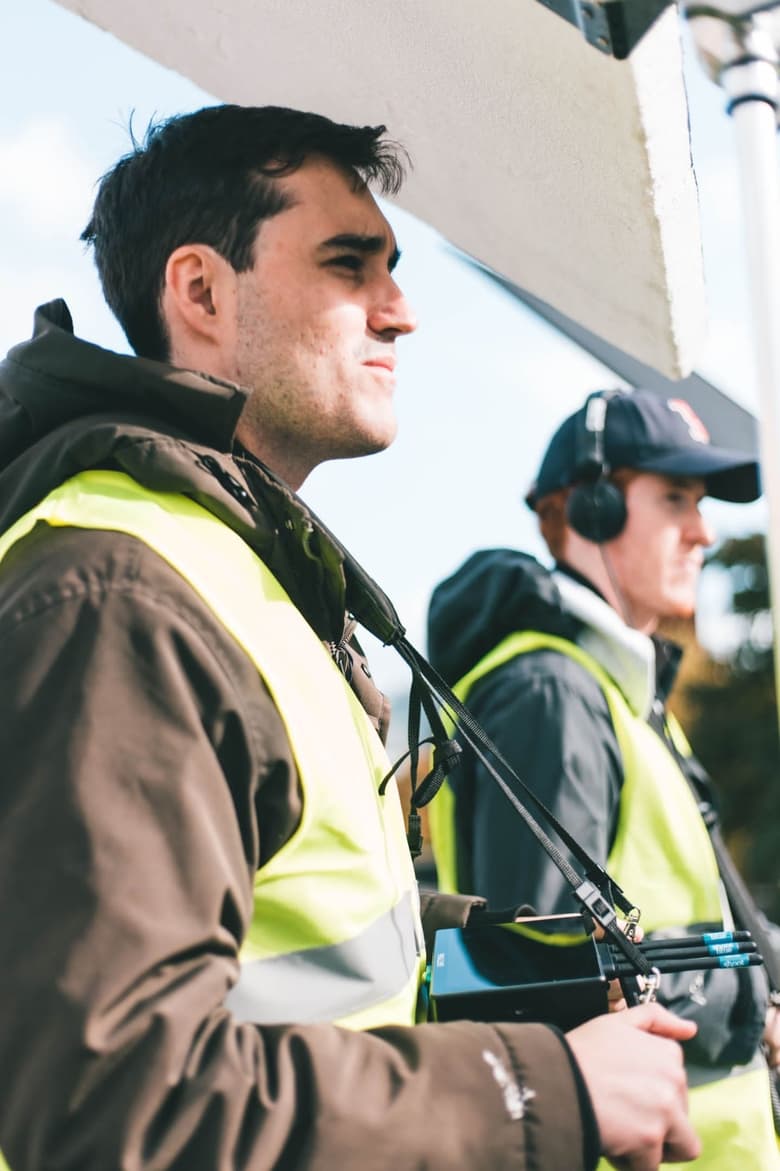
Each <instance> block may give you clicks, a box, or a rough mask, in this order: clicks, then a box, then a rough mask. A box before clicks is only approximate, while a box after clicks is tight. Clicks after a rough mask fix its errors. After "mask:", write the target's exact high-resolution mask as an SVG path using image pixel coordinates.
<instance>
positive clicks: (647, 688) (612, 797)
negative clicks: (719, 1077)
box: [428, 549, 767, 1065]
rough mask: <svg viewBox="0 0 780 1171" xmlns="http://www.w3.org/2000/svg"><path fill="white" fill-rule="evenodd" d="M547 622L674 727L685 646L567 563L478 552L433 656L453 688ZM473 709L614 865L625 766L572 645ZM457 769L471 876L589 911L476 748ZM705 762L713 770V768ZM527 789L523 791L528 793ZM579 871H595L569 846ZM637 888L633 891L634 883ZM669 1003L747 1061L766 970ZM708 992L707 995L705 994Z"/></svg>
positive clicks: (460, 841)
mask: <svg viewBox="0 0 780 1171" xmlns="http://www.w3.org/2000/svg"><path fill="white" fill-rule="evenodd" d="M519 630H536V631H540V632H543V633H546V634H552V635H556V636H558V637H560V638H563V639H566V640H567V641H571V642H575V643H578V644H580V645H582V646H584V647H585V648H586V649H588V650H590V651H591V653H593V654H595V657H596V659H597V660H598V661H600V662H601V663H602V665H608V667H609V668H610V674H612V676H613V677H614V678H615V679H616V681H617V682H618V683H619V685H620V686H621V687H622V688H623V690H624V691H625V692H627V693H629V694H631V696H632V699H633V706H634V708H635V710H639V711H644V712H645V714H646V716H647V719H648V722H649V723H650V724H651V726H653V727H654V728H655V730H656V731H657V732H658V733H659V734H662V733H663V718H662V717H663V711H664V706H665V703H666V699H667V696H668V694H669V691H670V690H671V687H672V685H673V682H674V677H675V674H676V670H677V665H678V663H679V657H680V652H679V648H677V647H675V646H674V645H673V644H671V643H668V642H665V641H663V640H661V639H649V638H647V637H646V636H644V635H641V634H639V633H638V632H636V631H631V630H629V628H628V627H626V626H625V625H624V623H623V622H622V620H621V619H620V618H619V616H618V615H617V614H616V613H615V611H613V610H612V609H611V607H609V606H607V604H606V603H605V602H604V601H603V600H602V599H601V598H600V595H598V593H597V592H596V591H595V590H594V589H593V587H592V586H590V585H589V583H587V582H586V581H585V580H584V579H583V578H581V577H580V576H579V575H578V574H576V573H573V572H572V571H571V570H566V569H565V567H561V569H560V570H559V571H558V572H557V573H551V572H550V571H549V570H547V569H545V568H544V567H543V566H542V565H540V564H539V563H538V562H537V561H536V560H534V559H533V558H532V557H529V556H527V555H525V554H522V553H518V552H516V551H514V550H511V549H490V550H484V551H481V552H479V553H475V554H474V555H473V556H472V557H470V558H469V559H468V560H467V561H466V562H465V564H464V565H463V566H462V567H461V568H460V569H458V570H457V571H456V572H455V573H454V574H453V575H452V576H451V577H450V578H448V579H447V580H446V581H444V582H443V583H442V584H441V585H439V586H438V587H437V588H436V590H435V592H434V594H433V597H432V600H431V605H430V613H429V629H428V643H429V654H430V658H431V661H432V663H433V665H434V666H435V667H437V668H438V670H439V671H440V673H441V674H442V675H443V676H444V677H445V679H447V681H448V682H449V683H451V684H453V683H455V682H457V681H458V680H459V679H461V678H462V677H463V676H464V675H465V674H466V673H467V672H468V671H470V670H471V669H472V668H473V667H474V666H476V664H477V663H478V662H479V661H480V660H481V659H482V658H483V657H484V656H485V655H486V654H487V653H488V651H490V650H492V649H493V648H494V647H496V646H497V645H498V644H499V643H500V642H501V641H502V640H503V639H504V638H505V637H506V636H507V635H508V634H511V633H513V632H515V631H519ZM467 702H468V707H469V709H470V710H471V712H472V713H473V715H474V716H475V717H476V719H477V720H478V721H479V722H480V723H481V724H482V725H483V727H484V728H485V730H486V732H487V733H488V735H489V736H490V738H491V739H492V740H493V741H494V742H495V744H496V745H497V747H498V748H499V749H500V751H501V752H502V753H503V755H504V756H505V757H506V758H507V759H508V760H509V762H510V763H511V764H512V765H513V766H514V768H515V771H516V772H517V773H518V774H519V775H520V777H521V778H522V779H523V780H524V781H525V783H526V784H527V785H528V786H529V787H531V788H532V789H533V790H534V792H535V793H536V794H537V795H538V796H539V797H540V798H541V800H542V801H543V802H544V804H545V805H546V806H547V807H548V808H549V809H551V810H552V812H553V813H554V814H555V815H556V817H557V818H558V820H559V821H560V822H561V823H562V824H563V825H564V826H565V827H566V829H567V830H568V831H569V833H570V834H572V835H573V837H574V838H575V839H576V840H577V841H578V842H579V843H580V845H582V846H583V847H584V848H585V850H587V852H588V853H589V854H590V855H591V856H592V857H593V858H595V860H596V861H597V862H599V863H600V864H601V865H602V866H604V865H606V861H607V856H608V854H609V851H610V847H611V845H612V841H613V839H614V835H615V832H616V829H617V821H618V815H619V812H620V793H621V787H622V783H623V764H622V760H621V755H620V750H619V747H618V742H617V737H616V734H615V730H614V727H613V724H612V719H611V716H610V712H609V707H608V705H607V701H606V698H605V696H604V693H603V692H602V690H601V688H600V686H599V685H598V683H597V682H596V680H595V679H594V677H593V675H592V674H591V673H590V672H589V671H588V670H587V669H586V668H584V667H583V666H581V665H580V664H579V663H577V662H575V661H574V660H573V659H571V658H570V657H569V656H567V655H563V654H559V653H558V652H556V651H553V650H548V649H542V650H538V651H535V652H531V653H527V654H522V655H519V656H517V657H515V658H514V659H511V660H510V661H509V662H507V663H505V664H504V665H503V666H501V667H499V668H497V669H496V670H495V671H493V672H491V673H490V674H488V675H486V676H485V677H483V678H482V679H480V680H479V682H478V683H477V684H476V685H475V686H474V687H473V689H472V690H471V692H470V693H469V697H468V701H467ZM464 756H465V760H464V763H463V764H462V765H461V766H460V767H459V768H458V769H457V770H456V771H455V772H453V773H452V774H451V777H450V784H451V786H452V788H453V790H454V791H455V793H456V798H457V801H456V839H457V857H458V876H459V882H460V885H461V888H462V889H466V890H474V891H477V892H478V893H479V894H483V895H485V896H486V897H487V898H488V901H489V903H492V904H494V905H496V906H499V907H500V906H507V905H511V904H512V903H513V901H515V900H517V901H519V899H520V898H525V899H526V900H527V901H528V902H530V903H532V904H533V905H534V906H535V907H536V909H537V910H538V911H539V913H543V914H555V913H559V912H572V911H575V910H578V909H579V908H578V904H577V903H576V901H575V900H574V898H573V896H572V894H571V887H570V886H569V884H568V882H567V881H566V879H565V878H564V877H563V875H562V874H561V872H560V871H559V870H558V869H557V868H556V866H555V865H554V864H553V863H552V862H551V860H550V859H549V857H548V856H547V854H546V853H544V851H543V850H542V849H541V847H540V846H539V845H538V844H537V842H536V841H535V839H534V838H533V837H532V835H531V833H530V831H529V830H528V829H527V827H526V826H525V824H524V823H523V821H522V820H521V818H520V817H519V815H516V814H514V813H513V812H512V811H511V809H510V807H509V805H508V804H507V802H506V798H505V797H504V796H503V795H502V793H501V792H500V790H499V789H498V787H497V786H496V785H495V784H494V783H493V782H492V781H491V780H490V778H489V776H488V775H487V773H486V770H485V769H484V767H483V766H482V765H481V764H480V763H479V761H477V760H475V759H474V757H473V756H471V755H470V754H469V753H468V752H466V753H464ZM699 771H702V770H701V766H699ZM518 795H519V796H520V797H521V798H522V793H518ZM562 850H563V853H564V854H565V855H566V856H567V857H568V858H569V861H570V862H571V863H572V865H573V866H574V868H575V870H577V871H578V872H581V870H582V867H581V865H580V863H578V862H577V861H576V860H575V859H574V858H572V857H571V855H570V854H569V852H568V851H567V850H566V848H565V847H562ZM627 893H628V894H629V895H630V892H627ZM663 988H664V995H663V996H662V997H661V999H663V1000H664V1002H665V1003H666V1004H668V1006H669V1007H671V1008H673V1009H674V1011H676V1012H678V1013H680V1014H681V1015H683V1016H688V1017H692V1018H693V1019H695V1020H696V1021H697V1023H698V1026H699V1030H698V1033H697V1035H696V1037H695V1038H694V1039H693V1041H691V1042H689V1044H688V1047H687V1048H688V1055H689V1059H690V1060H693V1061H696V1062H700V1063H702V1064H705V1065H706V1064H713V1065H721V1064H725V1063H729V1062H731V1063H734V1064H737V1063H744V1062H746V1061H748V1060H749V1059H750V1058H751V1057H752V1056H753V1054H754V1053H755V1050H756V1046H757V1044H758V1041H759V1039H760V1036H761V1033H762V1030H763V1024H764V1017H765V1015H766V1007H767V989H766V983H765V979H764V976H763V973H762V972H761V970H760V969H756V968H751V969H743V970H742V971H741V972H734V971H713V972H708V973H704V974H698V975H695V976H694V975H693V974H690V973H681V974H679V975H678V976H670V975H666V976H664V981H663ZM704 999H706V1004H702V1003H700V1002H701V1001H702V1000H704Z"/></svg>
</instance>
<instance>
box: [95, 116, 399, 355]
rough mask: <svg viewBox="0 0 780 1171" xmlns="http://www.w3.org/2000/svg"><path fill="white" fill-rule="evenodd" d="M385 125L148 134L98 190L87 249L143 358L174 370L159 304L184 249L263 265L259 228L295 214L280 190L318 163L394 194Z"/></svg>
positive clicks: (247, 125) (226, 125) (274, 123)
mask: <svg viewBox="0 0 780 1171" xmlns="http://www.w3.org/2000/svg"><path fill="white" fill-rule="evenodd" d="M385 133H386V128H385V127H384V126H345V125H342V124H340V123H338V122H332V121H331V120H330V119H329V118H325V117H323V116H322V115H320V114H308V113H304V112H303V111H301V110H289V109H286V108H284V107H282V106H230V105H223V106H207V107H205V108H204V109H202V110H197V111H196V112H195V113H192V114H184V115H178V116H176V117H173V118H168V119H166V120H165V121H162V122H158V123H156V124H155V123H150V125H149V128H148V129H147V131H146V134H145V136H144V138H143V141H142V142H140V143H139V142H138V141H136V139H135V137H134V136H133V135H132V130H131V137H132V141H133V149H132V150H131V151H130V152H129V154H126V155H125V156H124V157H123V158H121V159H120V160H119V162H118V163H116V165H115V166H114V167H112V168H111V170H110V171H108V172H106V174H105V175H104V176H103V178H102V179H101V180H100V186H99V188H98V193H97V198H96V199H95V206H94V208H93V209H92V218H91V219H90V221H89V223H88V224H87V226H86V228H85V229H84V231H83V232H82V235H81V239H82V240H85V241H87V243H89V244H92V245H93V246H94V249H95V264H96V265H97V270H98V274H99V276H100V281H101V284H102V286H103V294H104V296H105V298H106V301H107V302H108V304H109V306H110V307H111V309H112V311H113V313H114V315H115V316H116V318H117V320H118V321H119V323H120V325H121V326H122V328H123V329H124V331H125V334H126V335H127V340H128V341H129V342H130V345H131V346H132V347H133V349H134V350H135V352H136V353H137V354H141V355H143V356H144V357H147V358H156V359H159V360H165V359H167V358H168V356H169V339H168V336H167V331H166V329H165V324H164V322H163V318H162V313H161V308H160V300H161V296H162V291H163V281H164V276H165V266H166V263H167V261H168V257H169V256H170V255H171V253H172V252H173V251H174V250H175V249H176V248H178V247H180V246H181V245H182V244H188V243H199V244H208V245H210V246H211V247H212V248H214V249H215V250H216V251H217V252H218V253H219V254H220V255H221V256H223V257H224V258H225V260H227V261H228V262H229V263H230V264H231V265H232V266H233V268H234V269H235V270H236V272H244V271H246V270H247V269H248V268H251V266H252V264H253V259H254V258H253V247H254V242H255V238H256V235H257V228H258V225H259V224H260V222H261V221H262V220H264V219H268V218H270V217H271V216H274V215H277V214H278V213H279V212H280V211H283V210H284V209H285V207H287V206H288V200H287V199H285V197H284V195H283V194H282V193H281V191H280V190H279V187H278V185H277V184H276V183H275V182H274V180H275V179H277V178H280V177H281V176H284V175H289V174H291V173H292V172H293V171H295V170H297V169H298V168H299V167H300V166H301V165H302V164H303V163H304V162H305V161H306V160H307V159H308V158H310V157H314V156H320V157H322V158H325V159H327V160H329V161H330V162H333V163H335V164H336V165H337V166H340V167H342V168H343V169H344V170H345V171H346V172H348V173H351V174H352V175H354V178H355V182H356V184H360V183H375V184H376V185H377V187H378V188H379V190H380V191H381V192H382V193H386V194H395V193H396V192H397V191H398V189H399V187H400V186H401V183H402V182H403V178H404V162H405V160H406V156H405V154H404V152H403V150H402V148H401V147H399V146H398V144H397V143H394V142H391V141H389V140H387V139H385V138H383V137H382V136H383V135H384V134H385Z"/></svg>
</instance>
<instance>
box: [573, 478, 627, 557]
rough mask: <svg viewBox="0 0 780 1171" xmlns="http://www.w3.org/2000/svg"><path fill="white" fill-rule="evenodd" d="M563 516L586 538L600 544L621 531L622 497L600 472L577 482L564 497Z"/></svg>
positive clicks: (624, 507)
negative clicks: (588, 480) (579, 482)
mask: <svg viewBox="0 0 780 1171" xmlns="http://www.w3.org/2000/svg"><path fill="white" fill-rule="evenodd" d="M566 517H567V520H568V522H569V524H570V525H571V527H572V528H573V529H574V531H575V533H579V535H580V536H581V537H584V538H585V540H586V541H593V542H594V543H595V544H596V545H603V544H604V543H605V541H612V540H613V539H614V538H615V537H617V536H618V534H619V533H621V532H622V530H623V528H624V526H625V523H626V498H625V496H624V495H623V493H622V492H621V491H620V489H619V488H618V486H617V484H613V483H612V482H611V480H605V479H604V478H603V476H600V477H599V479H598V480H595V481H594V482H593V483H586V484H577V485H576V486H575V487H574V488H572V490H571V492H570V493H569V497H568V500H567V501H566Z"/></svg>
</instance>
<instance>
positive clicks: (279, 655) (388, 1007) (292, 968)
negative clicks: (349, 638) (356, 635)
mask: <svg viewBox="0 0 780 1171" xmlns="http://www.w3.org/2000/svg"><path fill="white" fill-rule="evenodd" d="M41 520H43V521H45V522H46V523H48V524H50V525H68V526H75V527H81V528H93V529H105V530H113V531H118V532H123V533H127V534H129V535H131V536H134V537H137V538H138V539H140V540H142V541H143V542H144V543H145V544H146V545H147V546H148V547H149V548H151V549H153V550H154V551H155V552H156V553H158V554H159V555H160V556H161V557H163V558H164V559H165V560H166V561H167V562H168V563H169V564H170V565H171V566H172V567H173V568H174V569H175V570H176V571H177V572H178V573H179V574H180V575H181V576H182V577H183V578H185V579H186V580H187V581H188V582H189V584H190V585H191V586H192V587H193V589H195V590H196V591H197V593H198V594H199V595H200V596H201V598H202V599H203V601H204V602H205V603H206V605H207V606H208V607H209V608H210V609H211V610H212V611H213V613H214V614H215V615H216V617H217V618H218V619H219V621H220V622H221V623H222V625H223V626H224V627H225V629H226V630H227V631H228V632H229V633H230V634H231V635H232V636H233V637H234V638H235V639H236V641H237V642H238V643H239V644H240V646H241V647H242V648H243V650H244V651H245V652H246V653H247V655H249V657H250V658H251V659H252V661H253V662H254V663H255V665H256V667H257V669H258V671H259V672H260V674H261V675H262V677H263V679H264V681H265V683H266V686H267V687H268V690H269V692H270V694H271V695H272V697H273V699H274V702H275V704H276V706H277V708H278V710H279V713H280V715H281V718H282V720H283V722H284V725H285V728H286V730H287V733H288V736H289V740H290V744H291V747H292V752H293V755H294V757H295V762H296V765H297V768H298V773H299V777H300V784H301V788H302V797H303V801H302V805H303V810H302V815H301V821H300V825H299V826H298V828H297V829H296V831H295V832H294V833H293V835H292V837H291V838H290V840H289V841H288V842H287V843H286V844H285V845H284V846H283V847H282V848H281V849H280V850H279V851H278V852H277V853H276V854H275V855H274V856H273V858H271V860H270V861H269V862H268V863H267V864H266V865H265V866H263V867H262V869H261V870H259V871H258V872H257V875H256V878H255V885H254V913H253V917H252V922H251V925H250V927H249V930H248V933H247V938H246V940H245V941H244V945H243V947H242V949H241V961H242V965H241V975H240V978H239V981H238V984H237V985H236V987H235V988H234V989H233V990H232V992H231V993H230V995H229V996H228V998H227V1005H228V1007H232V1002H233V1001H234V1002H235V1006H236V1011H237V1014H239V1015H240V1016H241V1017H242V1018H243V1019H249V1020H252V1021H256V1022H264V1021H271V1020H272V1021H281V1020H289V1021H298V1020H303V1019H307V1020H310V1021H314V1020H317V1021H335V1022H337V1023H339V1024H342V1025H346V1026H348V1027H354V1028H368V1027H377V1026H380V1025H385V1024H411V1023H413V1022H414V1019H415V1011H416V1004H417V997H418V991H419V986H420V980H421V977H422V973H423V971H424V944H423V939H422V928H421V925H420V917H419V900H418V895H417V886H416V882H415V875H414V870H413V867H412V863H411V858H410V856H409V850H408V846H407V844H406V835H405V830H404V825H403V817H402V813H401V807H400V802H399V799H398V792H397V789H396V787H395V782H394V781H391V782H390V783H389V784H388V786H387V788H386V790H385V794H384V796H380V795H379V792H378V790H379V785H380V782H381V780H382V778H383V777H384V776H385V774H386V773H387V771H388V769H389V764H388V760H387V755H386V753H385V751H384V748H383V746H382V744H381V741H380V740H379V737H378V736H377V734H376V732H375V730H374V728H373V726H372V725H371V723H370V721H369V720H368V717H367V716H366V713H365V712H364V710H363V708H362V707H361V705H360V704H359V702H358V700H357V699H356V697H355V695H354V694H353V692H352V689H351V688H350V687H349V685H348V684H347V683H346V681H345V680H344V678H343V676H342V675H341V673H340V672H339V670H338V668H337V667H336V666H335V664H334V663H333V661H332V659H331V657H330V655H329V654H328V652H327V650H326V649H325V647H324V646H323V644H322V643H321V642H320V640H319V639H318V638H317V636H316V635H315V633H314V632H313V630H312V629H311V627H310V626H309V625H308V623H307V622H306V621H305V620H304V618H303V617H302V615H301V614H300V612H299V611H298V610H297V609H296V608H295V606H293V604H292V603H291V602H290V600H289V598H288V596H287V594H286V593H285V592H284V590H283V589H282V587H281V586H280V584H279V583H278V582H277V580H276V579H275V577H274V576H273V574H272V573H271V572H270V570H269V569H268V567H267V566H266V565H265V564H264V563H263V562H262V561H261V560H260V559H259V558H258V557H257V556H256V555H255V554H254V553H253V552H252V550H251V549H250V548H249V546H248V545H247V544H246V543H245V542H244V541H243V540H241V538H240V537H239V536H238V535H237V534H236V533H234V532H233V531H232V530H231V529H230V528H228V526H226V525H224V524H223V523H222V522H221V521H219V520H218V519H217V518H216V517H215V516H213V515H212V514H211V513H210V512H208V511H207V510H206V509H204V508H202V507H201V506H200V505H198V504H196V503H195V502H194V501H192V500H190V499H189V498H187V497H184V496H181V495H177V494H173V493H157V492H150V491H147V490H146V489H144V488H142V487H141V486H140V485H139V484H137V483H136V482H135V481H133V480H132V479H131V478H130V477H128V476H126V475H124V474H123V473H119V472H104V471H90V472H83V473H81V474H80V475H78V476H75V477H74V478H73V479H71V480H68V481H67V482H66V483H65V484H63V485H61V487H59V488H58V489H56V490H55V491H54V492H52V493H51V494H50V495H49V496H48V497H47V498H46V499H45V500H44V501H43V502H42V503H41V504H40V505H38V506H37V507H36V508H34V509H32V510H31V512H29V513H27V514H26V515H25V516H24V517H22V518H21V519H20V520H19V521H18V522H17V523H16V524H15V525H14V526H13V527H12V528H11V529H9V531H8V532H7V533H6V534H4V535H3V536H2V537H0V558H2V557H3V556H4V555H5V553H6V552H7V551H8V549H9V548H10V547H11V545H12V544H13V543H14V542H15V541H18V540H19V539H20V538H21V537H22V536H24V535H25V534H26V533H27V532H29V530H30V529H31V528H32V527H33V525H34V524H35V523H36V522H37V521H41ZM293 972H294V978H293V976H292V973H293Z"/></svg>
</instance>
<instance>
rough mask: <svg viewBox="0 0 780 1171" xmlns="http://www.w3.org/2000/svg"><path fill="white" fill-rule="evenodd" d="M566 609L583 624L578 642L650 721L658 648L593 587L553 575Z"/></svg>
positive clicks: (637, 712) (637, 711)
mask: <svg viewBox="0 0 780 1171" xmlns="http://www.w3.org/2000/svg"><path fill="white" fill-rule="evenodd" d="M553 578H554V580H555V584H556V585H557V587H558V589H559V591H560V595H561V599H562V601H563V603H564V605H565V606H566V609H567V610H568V611H569V613H571V614H572V615H573V616H574V617H575V618H577V619H578V620H579V621H580V622H581V623H582V629H581V630H580V632H579V634H578V636H577V639H576V642H577V645H578V646H580V647H582V649H583V650H584V651H586V652H587V653H588V654H589V655H592V656H593V658H594V659H595V660H596V661H597V662H598V663H600V665H601V666H602V667H603V668H604V670H605V671H606V672H607V674H608V675H610V676H611V678H612V679H614V681H615V683H616V684H617V686H618V687H619V688H620V690H621V691H622V693H623V695H624V697H625V699H626V701H627V702H628V705H629V707H630V708H631V710H632V711H633V712H634V714H635V715H638V716H640V717H641V718H642V719H643V720H646V719H647V717H648V716H649V715H650V712H651V710H652V707H653V700H654V699H655V685H656V656H655V644H654V642H653V640H652V639H651V638H649V637H648V635H646V634H641V633H640V631H638V630H632V629H631V627H630V626H626V624H625V622H624V621H623V619H622V618H621V617H620V615H619V614H618V613H617V612H616V611H615V610H613V609H612V607H611V606H610V605H609V603H608V602H605V601H604V599H603V598H602V597H601V596H600V595H599V594H598V593H596V591H595V590H593V589H591V588H590V586H588V585H585V584H582V583H581V582H579V581H575V580H574V579H573V578H572V577H571V576H570V575H569V574H568V573H565V572H561V571H560V570H555V571H554V573H553Z"/></svg>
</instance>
